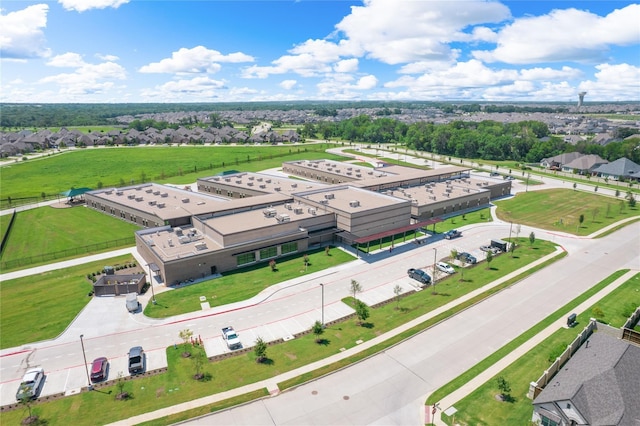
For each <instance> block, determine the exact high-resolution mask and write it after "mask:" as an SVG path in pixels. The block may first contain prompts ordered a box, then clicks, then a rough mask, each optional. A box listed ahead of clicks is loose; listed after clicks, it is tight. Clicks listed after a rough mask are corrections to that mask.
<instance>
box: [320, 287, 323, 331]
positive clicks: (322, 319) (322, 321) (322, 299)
mask: <svg viewBox="0 0 640 426" xmlns="http://www.w3.org/2000/svg"><path fill="white" fill-rule="evenodd" d="M320 288H321V289H322V328H324V284H322V283H320Z"/></svg>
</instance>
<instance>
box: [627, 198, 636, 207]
mask: <svg viewBox="0 0 640 426" xmlns="http://www.w3.org/2000/svg"><path fill="white" fill-rule="evenodd" d="M635 206H636V197H634V196H633V195H632V196H630V197H629V207H631V208H634V207H635Z"/></svg>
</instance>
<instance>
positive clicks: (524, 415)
mask: <svg viewBox="0 0 640 426" xmlns="http://www.w3.org/2000/svg"><path fill="white" fill-rule="evenodd" d="M621 300H624V301H625V303H620V301H621ZM631 304H634V305H635V307H637V306H640V274H638V275H635V276H634V277H633V278H632V279H631V280H629V281H627V282H626V283H625V284H623V285H622V286H620V287H619V288H618V289H616V290H614V291H613V292H612V293H611V294H609V295H608V296H606V297H605V298H603V299H602V300H601V301H599V302H598V303H596V304H595V305H594V306H592V308H591V309H589V310H587V311H586V312H584V313H582V314H580V315H578V319H577V321H578V323H579V326H578V327H577V328H578V329H576V328H571V329H566V328H561V329H559V330H558V331H556V332H555V333H554V334H553V335H551V336H550V337H549V338H547V339H545V340H544V341H543V342H541V343H540V344H539V345H538V346H536V347H535V348H534V349H532V350H531V351H529V352H528V353H527V354H525V355H524V356H522V357H521V358H520V359H518V360H517V361H516V362H514V363H513V364H511V365H510V366H509V367H507V368H506V369H505V370H503V371H502V372H500V373H499V374H498V375H496V376H495V377H494V378H492V379H491V380H489V381H488V382H487V383H485V384H484V385H483V386H481V387H480V388H478V389H477V390H475V391H474V392H473V393H471V394H470V395H469V396H467V397H466V398H464V399H463V400H462V401H459V402H457V403H456V404H455V407H456V408H457V410H458V412H457V413H456V414H455V421H456V423H458V424H462V425H496V424H513V425H527V424H529V423H530V419H531V415H532V412H533V407H532V405H531V402H532V401H531V400H530V399H528V398H527V396H526V395H527V392H528V390H529V383H530V382H531V381H533V380H536V379H538V377H540V376H541V375H542V373H543V371H544V370H545V368H548V367H549V366H550V365H551V363H552V362H553V361H554V360H555V358H556V357H557V356H559V355H560V353H562V351H563V350H564V349H566V348H567V345H568V344H569V343H570V342H571V341H572V340H573V339H575V337H576V334H577V333H578V332H580V331H581V330H582V328H583V327H584V326H585V325H586V324H588V322H589V318H590V317H593V313H594V309H595V308H596V307H598V308H600V309H602V311H603V312H604V313H605V318H604V320H605V321H607V322H608V323H609V324H610V325H611V326H613V327H620V326H622V325H623V324H624V322H625V320H626V319H627V318H628V316H629V315H630V313H629V306H630V305H631ZM631 312H633V310H632V311H631ZM498 376H503V377H504V378H505V379H506V380H507V381H508V382H509V384H510V385H511V390H512V392H511V396H512V398H513V401H512V402H500V401H498V400H497V399H496V398H495V395H496V394H498V393H499V391H498V388H497V386H496V378H497V377H498ZM443 419H444V420H445V421H447V423H448V424H451V423H452V421H453V418H447V417H446V416H443Z"/></svg>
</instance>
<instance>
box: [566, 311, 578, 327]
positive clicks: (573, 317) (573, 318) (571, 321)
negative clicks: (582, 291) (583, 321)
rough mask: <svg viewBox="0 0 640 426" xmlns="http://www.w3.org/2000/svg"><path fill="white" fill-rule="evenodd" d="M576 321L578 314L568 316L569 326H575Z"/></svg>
mask: <svg viewBox="0 0 640 426" xmlns="http://www.w3.org/2000/svg"><path fill="white" fill-rule="evenodd" d="M575 323H576V314H571V315H569V316H568V317H567V327H573V325H574V324H575Z"/></svg>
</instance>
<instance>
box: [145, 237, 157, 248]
mask: <svg viewBox="0 0 640 426" xmlns="http://www.w3.org/2000/svg"><path fill="white" fill-rule="evenodd" d="M147 245H148V246H149V247H153V246H155V245H156V243H154V242H153V240H152V239H151V238H149V239H148V240H147Z"/></svg>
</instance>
